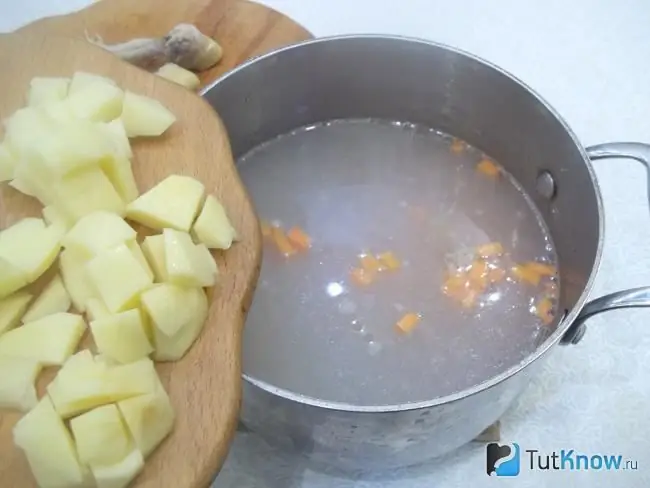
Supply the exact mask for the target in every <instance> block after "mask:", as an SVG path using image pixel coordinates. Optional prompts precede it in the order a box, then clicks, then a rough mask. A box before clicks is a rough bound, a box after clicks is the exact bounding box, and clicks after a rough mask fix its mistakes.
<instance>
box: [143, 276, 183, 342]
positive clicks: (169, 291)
mask: <svg viewBox="0 0 650 488" xmlns="http://www.w3.org/2000/svg"><path fill="white" fill-rule="evenodd" d="M195 293H196V291H195V290H193V289H191V288H185V287H182V286H177V285H172V284H171V283H163V284H161V285H158V286H155V287H154V288H152V289H150V290H147V291H146V292H144V293H143V294H142V296H141V298H140V300H141V302H142V307H143V308H144V310H145V311H146V312H147V314H148V315H149V317H150V318H151V320H152V321H153V325H154V327H156V328H157V329H158V330H159V331H160V332H162V333H163V334H165V335H167V336H170V337H171V336H174V334H176V333H177V332H178V331H179V330H180V329H181V328H183V327H185V326H186V325H187V324H188V323H189V322H190V321H191V320H193V319H194V317H195V313H196V311H195V310H192V309H191V308H190V305H191V304H192V303H193V300H195Z"/></svg>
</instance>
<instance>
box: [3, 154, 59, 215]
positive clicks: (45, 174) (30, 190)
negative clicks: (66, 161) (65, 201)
mask: <svg viewBox="0 0 650 488" xmlns="http://www.w3.org/2000/svg"><path fill="white" fill-rule="evenodd" d="M26 154H28V155H26V156H23V157H22V159H21V160H20V161H19V162H18V164H17V165H16V167H15V168H14V179H13V180H12V181H11V183H9V185H10V186H12V187H13V188H15V189H16V190H18V191H19V192H21V193H24V194H25V195H27V196H31V197H34V198H36V199H37V200H39V201H40V202H41V203H42V204H43V205H48V206H49V205H53V204H54V199H55V198H54V192H53V190H52V182H53V181H55V179H56V176H55V175H53V174H52V172H51V171H50V170H49V169H48V168H47V167H45V166H44V165H43V164H41V163H40V161H41V156H39V155H38V154H36V153H35V152H32V153H29V152H27V153H26Z"/></svg>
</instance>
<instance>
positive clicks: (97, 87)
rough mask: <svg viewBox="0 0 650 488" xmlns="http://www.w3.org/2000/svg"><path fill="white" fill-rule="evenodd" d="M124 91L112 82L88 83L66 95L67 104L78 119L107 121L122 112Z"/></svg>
mask: <svg viewBox="0 0 650 488" xmlns="http://www.w3.org/2000/svg"><path fill="white" fill-rule="evenodd" d="M123 98H124V92H123V91H122V90H121V89H120V88H118V87H117V86H116V85H115V84H114V83H102V82H96V83H89V84H88V85H86V86H84V87H81V88H79V89H78V90H77V91H75V92H74V93H71V94H70V95H69V96H68V104H69V105H70V108H71V109H72V113H74V114H75V115H76V116H77V117H78V118H80V119H88V120H94V121H98V122H108V121H110V120H113V119H115V118H116V117H119V116H120V114H121V113H122V99H123Z"/></svg>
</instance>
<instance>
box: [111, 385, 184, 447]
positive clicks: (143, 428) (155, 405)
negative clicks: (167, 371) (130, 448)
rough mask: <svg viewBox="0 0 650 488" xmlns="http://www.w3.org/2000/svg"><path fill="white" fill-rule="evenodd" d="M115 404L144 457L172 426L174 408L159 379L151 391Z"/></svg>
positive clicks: (165, 435)
mask: <svg viewBox="0 0 650 488" xmlns="http://www.w3.org/2000/svg"><path fill="white" fill-rule="evenodd" d="M117 406H118V408H119V409H120V411H121V412H122V417H123V418H124V421H125V423H126V426H127V428H128V429H129V431H130V432H131V435H132V436H133V440H134V441H135V444H136V445H137V446H138V449H139V451H140V452H141V453H142V454H143V455H144V457H147V456H149V455H150V454H151V453H152V452H153V450H154V449H155V448H156V447H157V446H158V444H160V443H161V442H162V440H163V439H164V438H165V437H167V435H168V434H169V433H170V432H171V430H172V428H173V426H174V409H173V407H172V404H171V402H170V401H169V396H167V392H165V389H164V388H163V386H162V384H161V383H160V380H158V381H157V382H156V388H155V390H154V391H153V392H152V393H149V394H147V395H142V396H137V397H133V398H129V399H128V400H122V401H121V402H119V403H118V404H117Z"/></svg>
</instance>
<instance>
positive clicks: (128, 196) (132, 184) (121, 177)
mask: <svg viewBox="0 0 650 488" xmlns="http://www.w3.org/2000/svg"><path fill="white" fill-rule="evenodd" d="M101 168H102V170H103V171H104V173H105V174H106V176H107V177H108V179H109V180H110V182H111V184H112V185H113V187H114V188H115V190H116V191H117V193H118V194H119V195H120V197H122V200H124V203H131V202H132V201H133V200H135V199H136V198H138V196H139V195H140V190H138V184H137V183H136V181H135V176H133V169H132V168H131V161H129V160H128V159H126V158H123V157H119V156H115V157H112V158H108V159H105V160H104V161H102V164H101Z"/></svg>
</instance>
